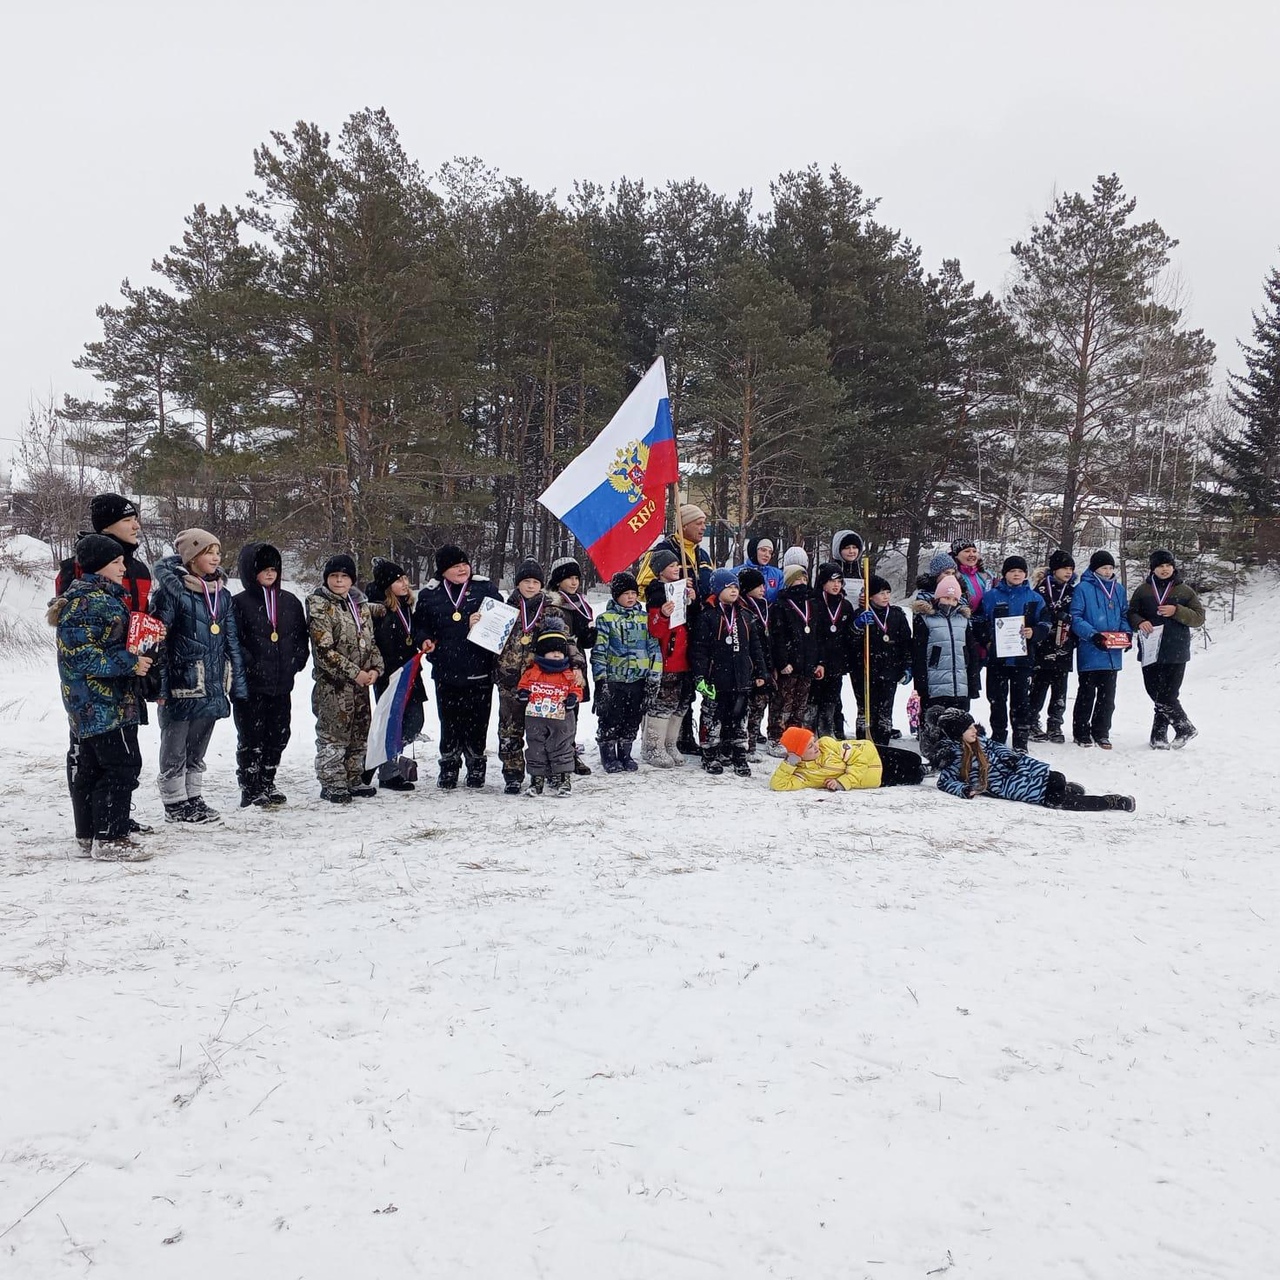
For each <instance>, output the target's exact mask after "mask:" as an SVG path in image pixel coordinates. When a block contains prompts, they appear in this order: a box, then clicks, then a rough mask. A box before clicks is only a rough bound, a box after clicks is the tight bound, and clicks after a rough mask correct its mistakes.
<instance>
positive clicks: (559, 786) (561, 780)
mask: <svg viewBox="0 0 1280 1280" xmlns="http://www.w3.org/2000/svg"><path fill="white" fill-rule="evenodd" d="M552 782H553V789H552V792H551V794H552V795H553V796H556V797H563V796H568V795H572V794H573V775H572V774H571V773H558V774H556V776H555V778H554V779H552Z"/></svg>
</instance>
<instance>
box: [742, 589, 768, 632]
mask: <svg viewBox="0 0 1280 1280" xmlns="http://www.w3.org/2000/svg"><path fill="white" fill-rule="evenodd" d="M747 603H748V604H749V605H750V606H751V612H752V613H754V614H755V615H756V617H757V618H759V619H760V622H761V624H762V625H763V626H764V629H765V630H766V631H767V630H768V629H769V602H768V601H767V600H765V601H760V600H757V599H756V598H755V597H754V596H748V597H747ZM762 604H763V608H762V607H761V605H762Z"/></svg>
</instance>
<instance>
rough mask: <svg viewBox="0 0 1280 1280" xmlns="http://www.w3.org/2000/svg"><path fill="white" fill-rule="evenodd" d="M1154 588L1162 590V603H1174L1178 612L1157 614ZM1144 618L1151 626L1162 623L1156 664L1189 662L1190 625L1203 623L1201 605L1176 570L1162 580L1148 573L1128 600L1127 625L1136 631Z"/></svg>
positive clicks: (1157, 602)
mask: <svg viewBox="0 0 1280 1280" xmlns="http://www.w3.org/2000/svg"><path fill="white" fill-rule="evenodd" d="M1157 589H1158V590H1159V591H1161V592H1164V593H1165V596H1164V602H1165V604H1172V605H1176V606H1177V612H1176V613H1175V614H1174V615H1173V617H1172V618H1162V617H1161V616H1160V614H1159V612H1158V607H1159V603H1160V600H1159V597H1158V596H1157V594H1156V592H1157ZM1144 622H1149V623H1151V625H1152V626H1154V627H1159V626H1163V627H1164V630H1163V631H1162V632H1161V633H1160V653H1159V654H1158V655H1157V657H1156V665H1157V666H1165V665H1177V664H1178V663H1180V662H1190V661H1191V628H1192V627H1203V626H1204V605H1202V604H1201V603H1200V597H1199V596H1198V595H1196V593H1195V592H1194V591H1192V589H1191V588H1190V587H1189V586H1187V584H1186V583H1185V582H1183V580H1182V578H1181V576H1180V575H1179V574H1177V573H1175V574H1174V575H1173V577H1171V578H1166V579H1165V581H1164V582H1160V581H1159V579H1157V578H1155V577H1154V576H1148V577H1147V578H1146V580H1145V581H1144V582H1143V584H1142V585H1141V586H1140V587H1139V588H1138V589H1137V590H1136V591H1135V592H1134V593H1133V598H1132V599H1131V600H1130V601H1129V625H1130V626H1131V627H1132V628H1133V629H1134V630H1135V631H1137V630H1138V628H1139V627H1140V626H1141V625H1142V623H1144Z"/></svg>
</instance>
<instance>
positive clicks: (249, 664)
mask: <svg viewBox="0 0 1280 1280" xmlns="http://www.w3.org/2000/svg"><path fill="white" fill-rule="evenodd" d="M267 568H274V569H275V570H276V571H277V572H279V569H280V553H279V551H277V550H276V549H275V547H273V546H271V544H270V543H267V542H251V543H249V544H248V545H247V546H245V547H243V548H241V551H240V556H239V560H238V561H237V564H236V574H237V576H238V577H239V579H240V585H241V586H242V587H243V588H244V590H243V591H241V592H240V593H239V594H238V595H235V596H233V597H232V598H231V607H232V609H233V610H234V611H235V615H236V625H237V628H238V629H239V633H240V653H241V656H242V657H243V659H244V675H245V680H246V682H247V683H248V686H249V693H250V695H251V696H253V697H259V698H280V697H283V696H284V695H285V694H287V693H292V692H293V678H294V676H296V675H297V674H298V672H299V671H305V670H306V667H307V661H308V660H309V658H310V656H311V645H310V639H309V636H308V634H307V615H306V612H305V611H304V610H303V608H302V601H301V600H299V599H298V597H297V596H295V595H294V594H293V592H292V591H285V590H284V589H283V588H281V587H280V586H279V582H278V580H277V585H276V587H275V588H274V590H275V593H276V625H275V627H274V628H273V627H272V625H271V617H270V615H269V614H268V613H267V600H266V591H265V590H264V589H263V588H262V587H260V586H259V585H258V581H257V579H258V574H259V573H261V572H262V570H263V569H267ZM273 630H274V631H275V633H276V636H277V639H276V640H275V641H274V642H273V641H272V639H271V633H272V631H273Z"/></svg>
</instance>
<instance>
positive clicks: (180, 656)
mask: <svg viewBox="0 0 1280 1280" xmlns="http://www.w3.org/2000/svg"><path fill="white" fill-rule="evenodd" d="M173 541H174V546H175V548H176V549H177V554H176V555H172V556H168V557H166V558H165V559H163V560H161V561H160V563H159V564H158V565H156V574H155V586H154V588H153V590H152V592H151V596H150V599H149V601H148V609H149V610H150V612H151V613H152V614H154V615H155V616H156V617H157V618H159V619H160V621H161V622H163V623H164V625H165V627H166V628H167V634H166V636H165V644H164V648H163V650H162V658H161V663H160V666H161V671H160V698H159V703H160V773H159V784H160V798H161V799H162V800H163V801H164V812H165V820H166V821H167V822H195V823H199V822H216V821H218V816H219V815H218V814H217V813H216V812H215V811H214V810H213V809H210V808H209V806H208V805H207V804H205V802H204V797H203V795H202V794H201V791H202V790H203V782H204V769H205V765H204V757H205V753H206V752H207V751H208V749H209V739H210V738H211V737H212V736H213V727H214V725H215V724H217V722H218V721H219V720H222V719H225V718H226V717H228V716H229V715H230V714H231V700H232V699H235V700H236V701H239V700H241V699H243V698H247V697H248V696H249V686H248V684H247V683H246V681H245V673H244V661H243V659H242V656H241V651H240V625H239V619H238V618H237V615H236V611H235V610H234V609H233V608H232V607H231V592H230V591H229V590H228V589H227V577H226V574H224V573H223V572H222V569H221V568H220V567H219V566H220V565H221V563H222V548H221V546H220V545H219V543H218V540H217V538H215V537H214V536H213V534H211V533H207V532H206V531H205V530H204V529H184V530H183V531H182V532H181V533H180V534H178V536H177V537H176V538H175V539H174V540H173Z"/></svg>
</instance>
